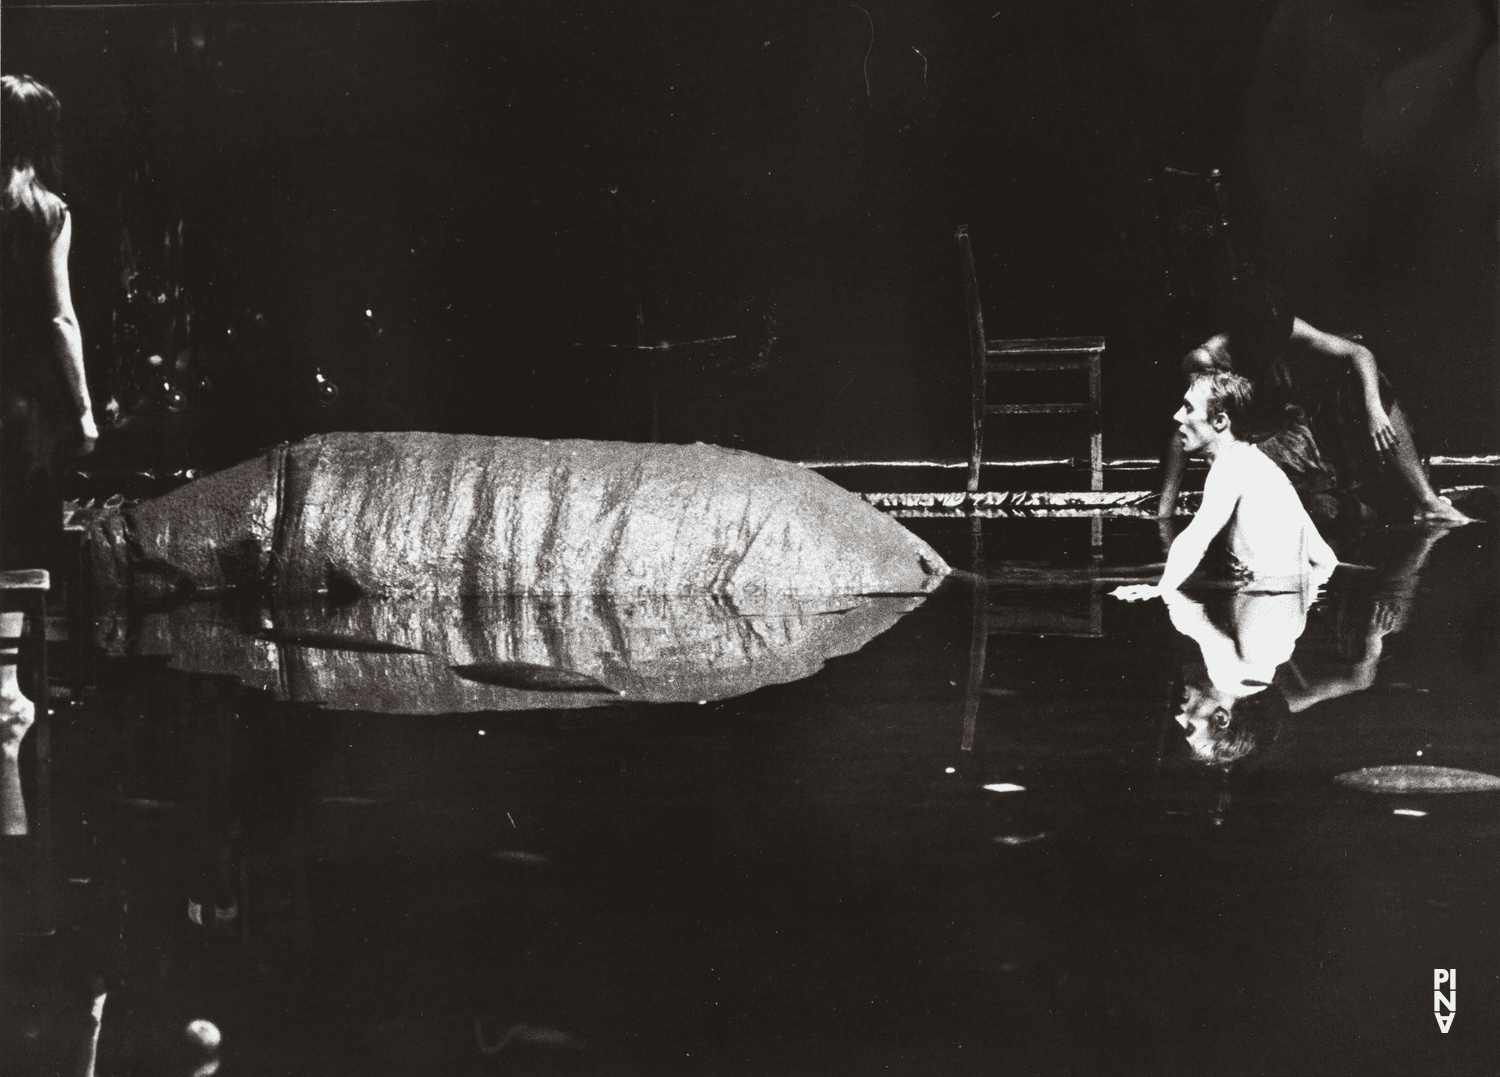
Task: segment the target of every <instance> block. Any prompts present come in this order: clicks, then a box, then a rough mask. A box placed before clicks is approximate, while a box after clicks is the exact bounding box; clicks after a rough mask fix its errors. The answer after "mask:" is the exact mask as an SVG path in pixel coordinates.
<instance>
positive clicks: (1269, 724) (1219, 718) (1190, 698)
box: [1177, 680, 1291, 766]
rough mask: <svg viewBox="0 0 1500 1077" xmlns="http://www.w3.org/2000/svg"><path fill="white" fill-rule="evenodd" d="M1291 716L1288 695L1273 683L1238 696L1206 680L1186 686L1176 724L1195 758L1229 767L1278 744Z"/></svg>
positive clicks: (1202, 761) (1201, 761) (1199, 760)
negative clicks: (1223, 690) (1180, 728)
mask: <svg viewBox="0 0 1500 1077" xmlns="http://www.w3.org/2000/svg"><path fill="white" fill-rule="evenodd" d="M1290 716H1291V707H1290V706H1289V705H1288V703H1287V698H1286V696H1285V695H1284V694H1283V693H1282V691H1281V689H1279V688H1277V687H1275V686H1274V685H1268V686H1267V687H1265V688H1263V689H1261V690H1260V691H1258V692H1256V693H1254V694H1253V695H1249V696H1244V697H1243V698H1238V699H1237V698H1235V697H1234V696H1232V695H1227V694H1225V693H1223V692H1220V691H1218V690H1217V689H1215V688H1214V687H1213V686H1212V685H1211V684H1210V683H1208V682H1207V681H1206V680H1204V681H1201V682H1189V683H1187V684H1185V685H1184V689H1183V702H1182V709H1181V711H1179V712H1178V714H1177V724H1178V725H1180V726H1182V729H1183V732H1184V733H1185V734H1186V735H1187V744H1188V748H1189V749H1190V750H1191V751H1192V754H1193V758H1194V759H1196V760H1197V761H1198V762H1200V763H1207V764H1210V765H1215V766H1227V765H1228V764H1230V763H1233V762H1235V761H1237V760H1240V759H1243V758H1245V757H1246V756H1248V755H1250V754H1251V753H1253V752H1256V751H1264V750H1265V749H1266V748H1267V747H1270V746H1273V745H1276V744H1277V742H1278V741H1280V740H1281V739H1282V729H1283V727H1284V726H1285V725H1286V722H1287V720H1288V718H1289V717H1290Z"/></svg>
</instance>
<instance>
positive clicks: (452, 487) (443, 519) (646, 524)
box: [90, 433, 948, 599]
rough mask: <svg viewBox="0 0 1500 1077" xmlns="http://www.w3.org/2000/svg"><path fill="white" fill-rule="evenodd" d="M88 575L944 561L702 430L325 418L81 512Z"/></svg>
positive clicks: (732, 584) (706, 576)
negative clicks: (395, 426)
mask: <svg viewBox="0 0 1500 1077" xmlns="http://www.w3.org/2000/svg"><path fill="white" fill-rule="evenodd" d="M90 528H91V533H92V540H93V541H92V549H93V559H94V579H95V585H96V587H97V588H98V589H99V590H100V591H103V592H106V593H110V592H132V591H133V592H135V593H137V594H140V593H150V592H152V591H153V590H155V591H160V590H163V589H165V590H168V591H171V592H174V593H182V592H187V591H196V592H199V593H216V592H222V591H227V590H229V589H231V588H234V587H237V586H246V587H256V588H260V589H264V590H268V591H270V592H271V593H274V594H277V595H282V596H302V595H312V594H317V593H334V594H344V595H347V596H350V597H355V596H380V597H386V596H410V597H414V598H447V597H453V596H460V595H601V594H609V595H616V596H645V595H714V596H723V597H726V598H731V599H757V598H761V597H764V596H771V595H838V594H845V595H860V594H893V593H894V594H922V593H925V592H927V591H930V590H931V589H932V588H934V587H935V586H936V585H937V584H938V583H939V582H940V581H941V579H942V578H943V576H944V575H946V574H947V572H948V566H947V565H946V564H944V562H943V560H942V558H941V557H939V556H938V555H937V554H936V553H935V552H934V551H933V550H932V549H931V547H929V546H928V545H927V544H926V543H924V542H922V541H921V540H920V539H918V538H917V537H916V536H914V535H912V534H911V533H910V532H908V531H907V530H906V529H905V528H903V527H902V526H901V525H900V524H898V523H896V522H895V521H894V520H892V519H890V518H889V517H887V516H884V515H882V514H881V513H880V512H878V511H877V510H875V509H873V508H871V507H870V506H869V505H867V504H865V503H864V501H862V500H861V499H860V498H859V497H858V496H856V495H854V494H851V493H849V492H848V491H846V490H843V489H841V488H840V487H838V486H835V485H834V484H833V483H831V482H829V481H828V480H826V479H824V478H823V477H822V476H820V475H817V474H816V473H814V472H811V471H808V470H806V469H805V468H802V467H799V466H797V465H795V464H789V463H786V462H784V461H779V460H772V459H768V458H766V457H763V456H757V455H755V454H753V453H747V452H740V451H736V450H733V449H723V448H718V447H715V446H711V445H643V444H634V443H627V442H598V441H537V440H533V439H529V438H499V437H481V436H477V435H458V434H426V433H372V434H352V433H345V434H323V435H319V436H316V437H311V438H308V439H306V440H304V441H301V442H298V443H296V444H293V445H282V446H277V447H276V448H273V449H270V450H267V451H266V452H265V453H263V454H261V455H260V456H258V457H256V458H254V459H251V460H247V461H245V462H244V463H241V464H238V465H236V466H234V467H231V468H229V469H227V470H225V471H221V472H218V473H217V474H214V475H209V476H207V477H204V478H201V479H197V480H195V481H193V482H191V483H188V484H187V485H186V486H183V487H181V488H179V489H177V490H174V491H172V492H171V493H169V494H166V495H164V496H162V497H158V498H154V499H152V500H149V501H144V502H141V503H138V504H135V505H129V506H126V507H124V508H122V509H119V510H114V511H110V512H106V513H104V514H101V515H100V516H98V517H97V518H95V519H94V520H93V522H92V523H91V525H90Z"/></svg>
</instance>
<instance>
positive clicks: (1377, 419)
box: [1292, 318, 1396, 452]
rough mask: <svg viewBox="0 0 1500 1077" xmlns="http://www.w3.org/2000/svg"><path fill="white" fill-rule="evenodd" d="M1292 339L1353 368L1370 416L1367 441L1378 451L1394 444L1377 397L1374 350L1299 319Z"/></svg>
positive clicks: (1378, 380)
mask: <svg viewBox="0 0 1500 1077" xmlns="http://www.w3.org/2000/svg"><path fill="white" fill-rule="evenodd" d="M1292 340H1293V341H1294V342H1296V343H1298V344H1301V345H1302V346H1303V347H1305V348H1306V349H1308V350H1309V351H1311V352H1313V353H1315V354H1317V355H1320V356H1323V357H1325V358H1327V359H1331V360H1334V361H1335V362H1338V363H1341V364H1347V365H1348V366H1350V367H1352V368H1353V370H1354V373H1355V376H1356V377H1358V378H1359V385H1360V388H1361V389H1362V390H1363V391H1364V397H1365V414H1366V415H1368V416H1369V427H1370V440H1371V441H1373V442H1374V443H1375V448H1376V449H1378V450H1379V451H1381V452H1388V451H1390V450H1392V449H1394V448H1395V447H1396V430H1395V427H1393V426H1392V425H1391V417H1390V416H1389V415H1387V414H1386V411H1385V404H1384V403H1383V402H1382V401H1381V399H1380V370H1379V368H1378V367H1376V365H1375V353H1374V352H1372V351H1370V349H1369V348H1366V347H1365V346H1364V345H1363V344H1356V343H1355V342H1354V341H1352V340H1345V339H1344V338H1343V337H1336V336H1334V335H1333V334H1332V333H1325V332H1323V330H1321V329H1315V328H1313V327H1312V326H1310V325H1308V324H1307V323H1306V322H1304V321H1303V320H1302V319H1301V318H1298V319H1297V320H1296V321H1295V322H1294V323H1293V325H1292Z"/></svg>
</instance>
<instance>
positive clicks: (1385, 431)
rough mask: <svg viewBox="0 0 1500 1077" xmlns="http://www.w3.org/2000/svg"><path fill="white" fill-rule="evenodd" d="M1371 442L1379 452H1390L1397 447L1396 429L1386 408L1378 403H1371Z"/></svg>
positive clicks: (1369, 406)
mask: <svg viewBox="0 0 1500 1077" xmlns="http://www.w3.org/2000/svg"><path fill="white" fill-rule="evenodd" d="M1368 408H1369V412H1370V440H1371V441H1373V442H1374V443H1375V449H1376V451H1377V452H1390V451H1391V450H1393V449H1394V448H1395V447H1396V428H1395V427H1393V426H1392V425H1391V417H1390V416H1389V415H1387V414H1386V413H1385V408H1384V407H1383V406H1381V404H1380V403H1379V402H1378V401H1374V400H1372V401H1370V403H1369V405H1368Z"/></svg>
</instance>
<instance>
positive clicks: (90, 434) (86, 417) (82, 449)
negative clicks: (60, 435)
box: [74, 409, 99, 456]
mask: <svg viewBox="0 0 1500 1077" xmlns="http://www.w3.org/2000/svg"><path fill="white" fill-rule="evenodd" d="M78 434H79V438H80V443H79V446H78V448H77V449H76V450H75V452H74V455H76V456H87V455H88V454H89V453H91V452H93V451H94V445H95V444H96V443H97V442H98V441H99V427H98V425H97V424H96V423H95V422H94V412H93V410H92V409H90V410H88V411H85V412H84V413H83V414H82V415H80V416H79V417H78Z"/></svg>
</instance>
